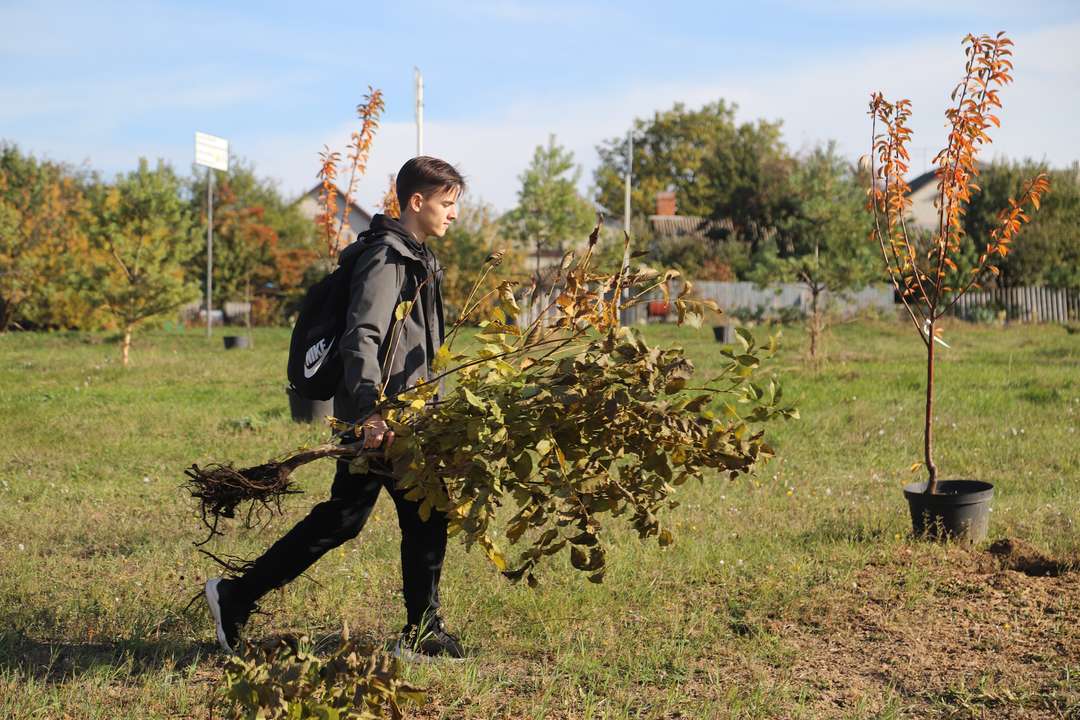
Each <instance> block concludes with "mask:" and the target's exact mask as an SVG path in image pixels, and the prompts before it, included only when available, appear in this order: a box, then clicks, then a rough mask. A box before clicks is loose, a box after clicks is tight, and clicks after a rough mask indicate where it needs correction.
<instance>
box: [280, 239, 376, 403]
mask: <svg viewBox="0 0 1080 720" xmlns="http://www.w3.org/2000/svg"><path fill="white" fill-rule="evenodd" d="M370 237H371V235H370V234H369V233H368V232H362V233H360V235H359V236H358V237H357V239H356V242H367V241H368V239H369V238H370ZM354 264H355V255H354V256H353V259H352V261H351V262H349V263H347V264H345V265H338V266H337V267H336V268H334V270H333V272H331V273H330V274H329V275H327V276H326V277H324V278H323V279H322V280H320V281H319V282H317V283H315V284H314V285H312V286H311V288H310V289H309V290H308V291H307V293H306V294H305V295H304V301H303V303H302V304H301V305H300V314H299V315H298V316H297V318H296V324H295V325H294V326H293V331H292V339H291V340H290V341H289V366H288V375H289V384H290V385H292V387H293V389H294V390H295V391H296V393H297V394H298V395H299V396H300V397H304V398H307V399H309V400H329V399H330V398H332V397H333V396H334V392H335V391H336V390H337V388H338V385H339V384H340V383H341V377H342V375H343V374H344V372H345V371H344V366H343V365H342V361H341V354H340V353H339V351H338V350H339V345H340V344H341V336H342V334H343V333H344V332H345V315H346V313H347V312H348V309H349V291H350V287H349V285H350V279H351V276H352V270H353V265H354Z"/></svg>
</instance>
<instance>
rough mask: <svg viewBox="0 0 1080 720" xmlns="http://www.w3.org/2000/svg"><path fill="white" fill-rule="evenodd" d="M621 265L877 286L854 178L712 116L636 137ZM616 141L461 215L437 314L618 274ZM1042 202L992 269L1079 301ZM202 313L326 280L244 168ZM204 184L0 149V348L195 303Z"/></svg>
mask: <svg viewBox="0 0 1080 720" xmlns="http://www.w3.org/2000/svg"><path fill="white" fill-rule="evenodd" d="M631 132H632V135H633V156H634V157H633V171H634V172H633V184H632V189H631V208H632V211H633V218H634V223H633V226H632V233H631V234H632V236H633V249H634V250H635V251H640V252H643V253H646V254H647V256H648V257H646V258H644V261H646V262H652V263H654V264H656V265H663V266H670V267H676V268H678V269H680V270H682V271H683V272H684V273H685V274H687V275H688V276H690V277H692V278H696V279H718V280H756V281H758V282H763V283H764V282H771V281H794V282H803V283H806V284H807V286H808V287H809V288H810V289H811V291H812V292H813V293H815V294H816V293H819V292H824V291H826V290H830V291H831V290H837V289H843V288H849V287H857V286H859V285H861V284H863V283H865V282H868V281H870V280H872V279H874V278H876V277H877V275H876V257H875V256H874V254H873V250H874V248H873V247H871V246H870V244H869V242H868V240H867V235H868V234H869V224H868V223H869V218H868V215H867V214H866V213H865V211H864V209H863V205H864V202H865V189H866V187H867V184H868V178H866V177H864V176H863V175H861V174H860V173H859V171H858V169H857V168H855V167H853V166H852V165H851V164H850V163H848V162H847V161H845V160H844V159H843V158H842V157H840V156H839V154H838V153H837V152H836V149H835V147H834V146H833V145H832V144H826V145H821V146H818V147H816V148H813V149H812V150H810V151H806V152H801V153H794V152H792V151H791V150H789V149H788V148H787V147H786V146H785V145H784V143H783V141H782V139H781V124H780V122H779V121H767V120H756V121H754V122H742V123H740V122H737V120H736V106H735V105H732V104H729V103H726V102H725V101H723V100H720V101H717V102H715V103H709V104H706V105H704V106H703V107H701V108H699V109H688V108H687V107H686V106H684V105H682V104H675V105H674V106H673V107H672V108H671V109H670V110H666V111H658V112H656V113H654V114H653V116H652V117H648V118H638V119H636V120H635V121H634V123H633V126H632V130H631ZM627 151H628V147H627V138H626V137H618V138H612V139H608V140H606V141H603V142H602V143H601V144H600V145H599V146H598V147H597V152H598V154H599V160H600V162H599V164H598V166H597V168H596V170H595V173H594V176H593V184H592V187H591V188H590V190H589V192H588V193H587V195H583V194H581V193H580V192H579V191H578V183H579V179H580V173H581V170H580V168H579V166H578V165H577V164H576V163H575V162H574V157H573V155H572V153H570V152H569V151H567V150H566V149H564V148H563V147H562V146H560V145H559V144H558V143H557V141H556V138H555V136H551V137H550V138H549V140H548V142H547V143H546V144H545V145H540V146H538V147H537V148H536V149H535V152H534V155H533V158H532V160H531V162H530V164H529V165H528V167H527V168H525V169H524V171H523V172H522V174H521V175H520V176H519V179H520V182H521V185H520V190H519V193H518V203H517V206H516V207H515V208H513V209H512V210H510V211H509V212H507V213H504V214H503V215H501V216H499V215H498V214H497V213H496V212H495V210H494V209H493V208H491V207H489V206H486V205H483V204H482V203H473V202H471V201H470V200H469V199H468V198H466V200H465V203H464V207H463V210H462V212H461V214H460V217H459V220H458V222H457V223H455V225H454V226H453V227H452V229H451V230H450V232H449V233H448V234H447V236H446V237H445V238H443V239H441V240H439V241H434V242H433V245H434V247H435V249H436V252H437V253H438V254H439V257H440V258H441V259H442V261H443V263H444V264H445V265H446V267H447V269H448V272H447V276H446V281H445V282H444V290H445V292H446V295H447V305H448V306H449V307H450V308H451V310H453V309H454V308H456V307H458V306H460V304H461V302H462V301H463V300H464V297H458V295H462V296H463V295H464V293H465V292H467V290H468V287H469V286H470V278H471V274H470V273H471V271H470V268H474V267H479V265H480V263H481V262H482V261H483V258H484V257H486V256H487V254H488V253H490V252H491V250H492V249H494V248H495V247H502V246H506V245H507V244H509V246H510V249H511V252H510V253H509V254H508V256H507V258H506V260H505V264H504V268H503V271H504V272H509V274H511V275H515V274H516V275H518V276H519V277H520V278H522V279H523V280H525V281H527V280H528V279H529V277H531V276H534V275H535V274H536V271H537V257H538V255H539V254H540V252H541V251H563V250H569V249H571V248H573V247H576V246H580V245H581V243H582V241H583V240H584V238H585V237H586V236H587V235H588V233H589V231H590V229H591V228H592V226H593V224H594V223H595V222H596V212H597V211H601V212H603V213H604V214H605V215H606V216H607V217H608V218H609V219H610V221H612V222H610V225H609V228H610V229H606V230H605V235H604V239H605V241H604V244H603V245H602V247H601V257H600V264H601V265H604V264H609V265H610V264H613V263H617V262H619V261H620V260H621V257H622V243H621V218H622V215H623V196H624V182H625V173H626V162H627ZM1036 169H1041V168H1039V167H1038V164H1036V163H1032V162H1030V161H1025V162H1013V163H1006V162H1001V163H994V164H991V165H988V166H986V167H985V168H984V169H983V173H982V177H981V185H982V188H983V192H982V193H981V194H978V195H976V196H975V199H974V200H973V202H972V203H971V205H970V207H969V208H968V209H967V213H966V215H965V216H964V223H965V229H966V231H967V233H968V241H969V244H970V253H971V254H972V255H973V256H974V255H975V254H976V252H977V248H979V247H981V246H982V244H983V243H984V241H985V240H984V239H985V237H986V234H987V233H988V229H989V228H990V227H991V226H992V225H993V221H994V217H993V214H992V212H991V211H990V210H989V208H998V207H1001V206H1003V205H1004V204H1006V203H1007V197H1008V196H1009V195H1010V194H1015V193H1016V192H1017V191H1018V190H1019V187H1020V182H1021V179H1022V178H1023V177H1027V176H1029V175H1031V174H1032V172H1034V171H1035V170H1036ZM1051 176H1052V186H1051V187H1052V190H1051V193H1050V194H1049V195H1048V196H1047V198H1046V200H1045V203H1044V207H1043V209H1042V211H1041V212H1040V213H1038V215H1037V216H1036V217H1035V218H1034V219H1033V222H1032V223H1031V226H1030V227H1029V228H1028V229H1027V230H1026V232H1025V239H1024V242H1023V243H1019V244H1018V245H1017V247H1016V249H1015V251H1014V252H1013V253H1011V254H1010V255H1009V256H1008V257H1007V258H1005V262H1004V263H1003V266H1002V275H1001V278H1000V281H1001V282H1003V283H1006V284H1013V285H1021V284H1040V285H1050V286H1055V287H1063V286H1067V287H1078V286H1080V239H1078V236H1080V169H1078V166H1077V165H1076V164H1074V165H1073V166H1072V167H1069V168H1066V169H1059V170H1051ZM665 190H674V191H675V193H676V198H677V203H678V212H679V214H680V215H693V216H699V217H701V218H703V219H705V220H706V221H707V223H706V224H705V225H704V228H705V230H706V232H705V233H704V234H705V237H704V239H702V238H701V237H683V238H679V237H658V236H657V235H656V233H655V232H654V231H653V228H652V227H651V225H650V224H649V222H648V216H649V215H652V214H654V213H655V207H656V205H655V202H656V195H657V193H658V192H660V191H665ZM214 204H215V207H214V237H215V249H214V256H215V258H214V298H213V301H214V305H215V307H222V306H223V303H224V302H225V301H227V300H237V299H243V298H245V297H248V296H249V295H250V297H251V298H252V300H253V308H254V316H255V321H256V322H258V323H268V324H277V323H285V322H287V321H288V317H289V314H290V312H292V311H293V310H294V309H295V306H296V303H297V301H298V299H299V297H300V296H301V295H302V293H303V290H304V289H305V288H306V287H307V286H308V285H309V284H310V283H311V282H313V281H314V280H315V279H317V277H318V276H319V275H320V273H321V272H324V271H325V268H324V267H322V266H320V265H319V264H318V263H317V262H316V259H317V257H318V252H317V250H316V243H315V242H314V236H313V230H314V226H313V223H312V222H311V220H310V219H308V218H306V217H304V215H303V214H302V213H301V212H300V210H299V208H298V207H297V204H296V203H295V202H291V201H289V200H287V199H286V198H284V197H283V196H282V194H281V193H280V191H279V190H278V188H277V186H276V185H275V184H274V183H273V182H271V181H269V180H266V179H263V178H259V177H258V176H257V174H256V172H255V169H254V168H253V167H252V166H251V164H250V163H244V162H236V161H234V162H233V163H232V165H231V169H230V171H229V172H228V173H220V172H218V173H216V180H215V203H214ZM206 222H207V212H206V174H205V172H204V171H202V170H198V171H195V170H194V169H193V172H192V174H191V175H190V176H189V177H181V176H179V175H178V174H177V173H176V172H175V171H174V170H173V169H172V168H171V167H169V166H168V165H167V164H163V163H160V162H159V163H158V164H156V165H153V166H151V165H150V163H148V162H147V161H145V160H142V161H140V163H139V167H138V168H137V169H135V170H132V171H131V172H128V173H125V174H121V175H119V176H117V177H116V178H114V179H112V180H107V179H105V178H103V177H101V176H100V175H99V174H98V173H95V172H92V171H87V170H81V169H75V168H71V167H69V166H65V165H63V164H58V163H54V162H51V161H48V160H39V159H36V158H34V157H32V156H30V155H27V154H25V153H22V152H20V151H19V149H18V148H17V147H16V146H14V145H11V144H0V331H4V330H7V329H10V328H12V327H22V328H73V329H102V328H106V329H114V330H118V331H122V332H124V333H125V334H127V333H129V332H130V330H131V329H132V328H133V327H134V326H136V325H138V324H139V323H140V322H145V321H147V320H149V319H154V318H161V317H165V316H168V314H169V313H171V312H173V311H174V310H175V308H176V307H177V306H178V305H179V304H182V303H184V302H191V301H198V300H199V299H200V297H201V296H202V295H203V294H204V289H203V288H204V286H203V283H204V274H205V266H206V258H205V252H206V250H205V236H206Z"/></svg>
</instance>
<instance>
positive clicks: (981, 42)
mask: <svg viewBox="0 0 1080 720" xmlns="http://www.w3.org/2000/svg"><path fill="white" fill-rule="evenodd" d="M963 42H964V54H965V57H966V58H967V59H966V61H965V64H964V76H963V79H962V80H961V81H960V82H959V83H958V84H957V86H956V88H955V89H954V90H953V92H952V95H951V98H952V100H953V102H954V103H955V104H954V105H953V106H951V107H950V108H949V109H948V110H946V111H945V117H946V118H947V120H948V122H949V127H950V129H949V136H948V141H947V143H946V144H945V147H944V148H943V149H942V150H941V151H940V152H939V153H938V154H937V155H936V156H935V157H934V160H933V162H934V164H935V165H936V166H937V170H936V173H935V174H936V176H937V195H936V197H935V201H934V204H935V207H936V208H937V211H938V218H937V229H936V230H935V231H934V232H932V233H930V234H929V235H927V234H925V233H919V232H918V231H916V229H915V228H911V227H909V226H908V220H907V217H906V215H907V211H908V208H909V207H910V206H911V198H910V197H909V193H910V188H909V187H908V184H907V183H906V182H905V181H904V175H905V174H906V173H907V171H908V162H909V156H908V151H907V144H908V141H909V140H910V139H911V130H910V129H909V128H908V120H909V118H910V117H911V101H910V100H897V101H896V102H888V101H886V100H885V98H884V97H882V95H881V93H879V92H878V93H873V94H872V95H871V99H870V112H869V114H870V116H871V117H872V118H873V121H872V128H873V129H872V144H871V147H872V151H871V153H870V157H869V162H870V167H871V176H872V178H873V179H872V185H871V187H870V189H869V191H868V195H869V201H868V208H869V209H870V210H872V211H873V213H874V229H873V231H872V237H873V239H875V240H876V241H877V243H878V245H879V246H880V248H881V254H882V257H883V258H884V259H885V266H886V268H887V270H888V273H889V278H890V279H891V280H892V283H893V286H894V287H895V288H896V291H897V293H898V294H899V296H900V298H901V300H903V303H904V308H905V309H906V311H907V314H908V315H909V317H910V318H911V322H912V323H913V324H914V325H915V328H916V330H917V331H918V332H919V335H920V337H921V338H922V341H923V344H924V345H925V346H926V415H925V422H924V444H923V454H924V462H925V464H926V470H927V473H928V475H929V477H928V482H927V485H926V492H927V493H930V494H933V493H934V492H936V490H937V466H936V465H935V464H934V458H933V449H934V443H933V437H934V436H933V411H934V346H935V342H937V343H943V341H942V340H941V338H940V327H939V326H938V324H937V322H938V320H939V319H940V318H941V316H942V315H944V314H945V313H946V312H948V311H949V309H950V308H951V307H952V306H953V305H954V304H955V303H956V302H957V300H959V298H960V297H961V296H962V295H963V294H964V293H965V292H967V291H968V290H970V289H971V288H974V287H979V283H980V281H981V280H982V279H984V278H985V277H986V276H987V275H997V274H998V268H997V265H996V262H997V260H998V258H1001V257H1004V256H1005V255H1006V254H1008V252H1009V245H1010V243H1011V242H1012V241H1013V240H1014V239H1015V237H1016V234H1017V233H1018V232H1019V231H1020V228H1021V226H1022V225H1023V224H1024V223H1025V222H1027V221H1028V219H1029V218H1028V215H1027V212H1026V210H1027V208H1029V207H1032V208H1035V209H1036V210H1037V209H1038V208H1039V200H1040V198H1041V197H1042V195H1043V194H1044V193H1046V192H1047V190H1049V187H1050V181H1049V179H1048V178H1047V176H1046V174H1045V173H1040V174H1038V175H1036V176H1035V177H1033V178H1032V179H1030V180H1029V181H1028V182H1027V184H1026V185H1025V187H1024V188H1023V192H1022V193H1021V194H1020V197H1019V199H1014V198H1010V199H1009V206H1008V207H1007V208H1005V209H1003V210H1002V211H1001V212H1000V213H999V214H998V224H997V227H996V228H995V229H993V230H992V231H991V232H990V235H989V237H987V238H986V239H985V240H986V242H985V247H983V248H982V250H981V251H980V252H979V254H978V258H977V260H976V261H975V262H974V263H971V264H970V266H969V267H963V268H961V267H959V266H958V265H957V261H958V260H960V258H961V241H962V239H963V236H964V229H963V222H962V218H963V215H964V212H965V208H966V205H967V203H968V201H969V200H970V199H971V197H972V194H973V193H977V192H979V190H980V188H979V186H978V184H977V183H976V179H977V178H978V175H979V168H978V165H977V164H976V156H977V155H978V152H979V150H980V149H981V147H982V146H983V145H984V144H986V143H989V142H990V136H989V134H988V132H987V131H988V130H989V129H990V126H991V125H993V126H994V127H999V126H1000V122H999V120H998V117H997V115H995V114H994V113H995V112H997V110H998V109H999V108H1000V107H1001V100H1000V98H999V95H998V93H999V89H1000V88H1001V87H1003V86H1005V85H1007V84H1008V83H1010V82H1012V75H1011V74H1010V73H1011V72H1012V69H1013V64H1012V61H1011V60H1010V57H1011V56H1012V51H1011V50H1010V47H1011V46H1012V44H1013V43H1012V41H1011V40H1009V39H1008V38H1007V37H1006V36H1005V33H1004V32H999V33H998V34H997V35H995V36H990V35H981V36H978V37H976V36H974V35H968V36H967V37H965V38H964V41H963ZM917 467H918V463H916V465H915V466H913V468H917Z"/></svg>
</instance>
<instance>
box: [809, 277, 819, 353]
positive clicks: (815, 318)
mask: <svg viewBox="0 0 1080 720" xmlns="http://www.w3.org/2000/svg"><path fill="white" fill-rule="evenodd" d="M820 294H821V290H820V289H819V288H818V287H817V286H816V285H811V286H810V359H811V360H817V345H818V336H819V335H820V334H821V314H820V312H819V311H818V296H819V295H820Z"/></svg>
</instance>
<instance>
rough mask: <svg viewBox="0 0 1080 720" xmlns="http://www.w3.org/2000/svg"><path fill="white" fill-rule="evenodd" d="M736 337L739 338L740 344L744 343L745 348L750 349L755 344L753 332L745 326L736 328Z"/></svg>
mask: <svg viewBox="0 0 1080 720" xmlns="http://www.w3.org/2000/svg"><path fill="white" fill-rule="evenodd" d="M735 337H736V338H737V339H738V341H739V344H740V345H742V347H743V350H746V351H748V350H750V348H752V347H753V346H754V336H753V334H751V332H750V331H749V330H747V329H746V328H744V327H737V328H735Z"/></svg>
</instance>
